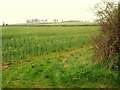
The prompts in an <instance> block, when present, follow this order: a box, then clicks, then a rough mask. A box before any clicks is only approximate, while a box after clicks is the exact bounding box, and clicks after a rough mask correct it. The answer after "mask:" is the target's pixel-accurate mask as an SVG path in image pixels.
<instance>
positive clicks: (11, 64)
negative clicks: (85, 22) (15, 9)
mask: <svg viewBox="0 0 120 90" xmlns="http://www.w3.org/2000/svg"><path fill="white" fill-rule="evenodd" d="M63 25H64V24H63ZM98 34H99V27H98V26H76V27H61V26H57V27H55V26H53V27H45V26H44V27H29V26H21V25H20V26H19V25H18V26H5V27H3V29H2V57H3V60H2V62H3V66H2V67H3V81H2V82H3V88H11V87H13V88H18V87H23V88H26V87H27V88H30V87H32V88H41V87H42V88H43V87H44V88H46V87H47V88H66V87H69V88H75V87H81V88H95V87H117V83H116V82H117V77H118V76H117V72H116V71H110V70H107V69H106V68H104V67H103V66H102V65H99V64H96V63H94V62H93V60H92V55H93V52H94V51H93V50H94V49H93V43H94V42H93V40H92V38H93V37H95V36H96V35H98Z"/></svg>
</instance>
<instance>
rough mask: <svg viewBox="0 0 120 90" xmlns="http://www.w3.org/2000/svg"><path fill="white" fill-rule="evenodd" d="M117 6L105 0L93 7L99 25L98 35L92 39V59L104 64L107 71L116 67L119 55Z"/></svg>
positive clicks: (119, 29) (119, 31) (119, 37)
mask: <svg viewBox="0 0 120 90" xmlns="http://www.w3.org/2000/svg"><path fill="white" fill-rule="evenodd" d="M118 5H119V4H118V2H109V1H106V0H104V1H102V2H101V3H98V4H96V5H95V14H96V16H97V20H96V21H97V22H98V24H99V25H100V34H99V35H98V36H97V37H95V38H94V41H95V45H94V47H95V53H94V59H95V60H97V62H99V63H103V64H105V65H106V66H107V67H108V68H109V69H112V67H113V66H117V64H118V60H119V55H120V53H119V50H120V45H119V43H120V42H119V39H120V28H119V20H118V17H119V13H118Z"/></svg>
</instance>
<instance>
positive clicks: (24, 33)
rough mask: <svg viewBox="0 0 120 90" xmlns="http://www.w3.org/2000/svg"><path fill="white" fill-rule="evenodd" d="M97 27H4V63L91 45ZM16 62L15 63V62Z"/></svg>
mask: <svg viewBox="0 0 120 90" xmlns="http://www.w3.org/2000/svg"><path fill="white" fill-rule="evenodd" d="M96 29H97V27H94V26H91V27H52V28H51V27H33V28H31V27H12V26H10V27H3V36H2V38H3V43H2V44H3V45H2V46H3V47H2V51H3V62H6V61H7V62H8V61H10V60H9V59H10V58H11V59H16V60H19V59H23V58H25V57H28V56H38V55H43V54H49V53H51V52H60V51H61V50H68V49H70V48H75V47H82V46H84V45H86V44H90V43H91V40H92V39H91V36H93V35H94V34H95V33H97V32H98V31H97V30H96ZM13 62H14V61H13Z"/></svg>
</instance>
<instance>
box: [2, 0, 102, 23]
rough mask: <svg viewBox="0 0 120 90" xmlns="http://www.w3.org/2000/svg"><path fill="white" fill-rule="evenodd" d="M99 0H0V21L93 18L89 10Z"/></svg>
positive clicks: (19, 21)
mask: <svg viewBox="0 0 120 90" xmlns="http://www.w3.org/2000/svg"><path fill="white" fill-rule="evenodd" d="M99 1H101V0H0V11H1V13H0V23H2V22H6V23H8V24H10V23H25V22H26V20H27V19H34V18H37V19H47V20H48V21H52V20H53V19H58V20H59V21H61V20H84V21H85V20H90V21H91V20H93V19H94V18H95V17H94V15H93V13H92V11H91V10H90V8H93V7H94V4H95V3H97V2H99Z"/></svg>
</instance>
